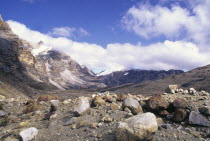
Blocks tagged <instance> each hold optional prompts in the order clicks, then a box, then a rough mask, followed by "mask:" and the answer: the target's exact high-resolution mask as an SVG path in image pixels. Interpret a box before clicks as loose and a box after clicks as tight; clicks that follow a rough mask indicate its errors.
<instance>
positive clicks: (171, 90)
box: [165, 85, 178, 94]
mask: <svg viewBox="0 0 210 141" xmlns="http://www.w3.org/2000/svg"><path fill="white" fill-rule="evenodd" d="M176 91H178V86H177V85H169V86H168V88H166V90H165V92H166V93H171V94H175V93H176Z"/></svg>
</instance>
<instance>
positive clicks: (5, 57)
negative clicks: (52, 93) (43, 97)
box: [0, 20, 47, 82]
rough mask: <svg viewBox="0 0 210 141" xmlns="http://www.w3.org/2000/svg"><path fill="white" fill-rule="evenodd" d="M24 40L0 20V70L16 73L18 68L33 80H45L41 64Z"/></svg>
mask: <svg viewBox="0 0 210 141" xmlns="http://www.w3.org/2000/svg"><path fill="white" fill-rule="evenodd" d="M24 42H25V41H23V40H21V39H19V37H18V36H17V35H15V34H14V33H13V32H12V31H11V29H10V27H9V25H8V24H7V23H6V22H4V21H3V20H0V69H1V71H2V72H15V73H16V72H17V70H19V71H21V72H23V73H27V74H28V75H29V76H32V78H33V79H35V80H38V81H44V82H47V77H46V72H45V71H44V70H45V68H44V66H43V64H41V63H40V62H39V61H38V60H37V59H36V58H35V57H34V56H33V55H32V53H31V51H30V50H29V49H30V48H29V47H28V46H27V45H26V44H24ZM40 66H42V67H40Z"/></svg>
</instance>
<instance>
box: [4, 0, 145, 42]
mask: <svg viewBox="0 0 210 141" xmlns="http://www.w3.org/2000/svg"><path fill="white" fill-rule="evenodd" d="M137 3H138V2H136V1H135V0H133V1H131V0H33V1H30V0H29V1H28V2H27V0H26V1H24V0H1V9H0V13H1V14H2V16H3V18H4V19H5V20H10V19H12V20H15V21H19V22H21V23H24V24H25V25H27V26H28V27H29V28H31V29H33V30H38V31H40V32H42V33H47V32H49V31H50V30H51V29H52V28H53V27H64V26H69V27H75V28H80V27H81V28H84V29H85V30H86V31H87V32H88V33H89V36H82V37H77V38H74V40H77V41H85V42H89V43H97V44H99V45H102V46H105V45H106V44H108V43H115V42H119V43H126V42H131V43H137V42H139V40H141V38H140V37H138V36H136V35H135V34H132V33H129V32H127V31H126V30H124V29H123V28H122V27H121V23H120V20H121V17H122V16H123V15H124V14H125V13H126V12H127V10H128V9H129V8H130V7H131V6H133V5H135V4H137Z"/></svg>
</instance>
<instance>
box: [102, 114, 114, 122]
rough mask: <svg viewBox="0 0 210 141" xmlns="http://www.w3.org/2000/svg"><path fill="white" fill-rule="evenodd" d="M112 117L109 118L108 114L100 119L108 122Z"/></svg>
mask: <svg viewBox="0 0 210 141" xmlns="http://www.w3.org/2000/svg"><path fill="white" fill-rule="evenodd" d="M112 121H113V119H112V118H110V116H109V115H105V116H104V117H103V118H102V119H101V122H106V123H109V122H112Z"/></svg>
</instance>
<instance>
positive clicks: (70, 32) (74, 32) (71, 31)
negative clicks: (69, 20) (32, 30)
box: [48, 27, 89, 38]
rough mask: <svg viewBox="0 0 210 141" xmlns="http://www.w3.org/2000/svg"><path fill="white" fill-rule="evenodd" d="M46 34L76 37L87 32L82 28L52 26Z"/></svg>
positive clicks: (86, 34) (85, 34)
mask: <svg viewBox="0 0 210 141" xmlns="http://www.w3.org/2000/svg"><path fill="white" fill-rule="evenodd" d="M48 35H50V36H54V37H74V38H76V37H78V36H88V35H89V33H88V32H87V31H86V30H85V29H83V28H78V29H77V28H74V27H55V28H53V29H52V30H51V31H50V32H49V33H48Z"/></svg>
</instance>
